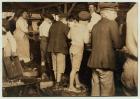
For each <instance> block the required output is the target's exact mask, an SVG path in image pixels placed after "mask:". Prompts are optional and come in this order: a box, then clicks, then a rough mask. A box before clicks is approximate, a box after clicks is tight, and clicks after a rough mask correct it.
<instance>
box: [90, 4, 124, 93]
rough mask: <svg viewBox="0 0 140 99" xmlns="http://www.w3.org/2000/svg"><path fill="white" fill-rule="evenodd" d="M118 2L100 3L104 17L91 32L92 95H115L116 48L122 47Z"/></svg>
mask: <svg viewBox="0 0 140 99" xmlns="http://www.w3.org/2000/svg"><path fill="white" fill-rule="evenodd" d="M116 6H117V4H116V3H103V2H102V3H99V7H100V9H101V11H100V14H101V16H102V19H101V20H100V21H99V22H98V23H97V24H95V26H94V27H93V29H92V32H91V43H92V52H91V55H90V58H89V61H88V66H89V67H90V68H92V69H93V73H92V93H91V95H92V96H113V95H115V86H114V78H113V71H114V70H115V53H114V52H115V49H118V48H120V47H121V45H120V43H121V41H120V35H119V29H118V25H117V23H116V22H115V18H116V17H117V11H116Z"/></svg>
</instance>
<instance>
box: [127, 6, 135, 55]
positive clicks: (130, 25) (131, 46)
mask: <svg viewBox="0 0 140 99" xmlns="http://www.w3.org/2000/svg"><path fill="white" fill-rule="evenodd" d="M126 22H127V33H126V47H127V49H128V51H129V53H130V54H132V55H134V56H136V57H137V56H138V49H137V48H138V39H137V38H138V4H135V5H134V6H133V7H132V8H131V9H130V10H129V11H128V13H127V18H126Z"/></svg>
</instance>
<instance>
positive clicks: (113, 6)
mask: <svg viewBox="0 0 140 99" xmlns="http://www.w3.org/2000/svg"><path fill="white" fill-rule="evenodd" d="M98 6H99V8H100V9H101V10H102V9H105V8H111V9H114V10H117V9H118V3H115V2H100V3H99V4H98Z"/></svg>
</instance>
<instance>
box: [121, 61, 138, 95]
mask: <svg viewBox="0 0 140 99" xmlns="http://www.w3.org/2000/svg"><path fill="white" fill-rule="evenodd" d="M121 81H122V84H123V93H124V95H126V96H137V94H138V93H137V90H138V62H137V61H135V60H132V59H130V58H128V59H127V60H126V62H125V64H124V66H123V72H122V76H121Z"/></svg>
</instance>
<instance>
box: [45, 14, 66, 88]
mask: <svg viewBox="0 0 140 99" xmlns="http://www.w3.org/2000/svg"><path fill="white" fill-rule="evenodd" d="M66 24H67V22H66V15H65V14H60V15H59V21H56V22H54V23H53V24H52V26H51V27H50V30H49V40H48V52H51V53H52V62H53V71H54V75H55V80H56V84H55V87H58V86H59V85H60V82H61V77H62V75H63V73H64V71H65V55H66V54H68V45H67V35H68V32H69V27H68V26H67V25H66Z"/></svg>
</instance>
